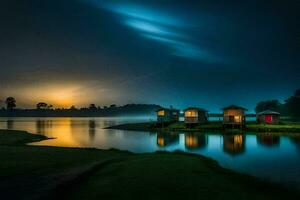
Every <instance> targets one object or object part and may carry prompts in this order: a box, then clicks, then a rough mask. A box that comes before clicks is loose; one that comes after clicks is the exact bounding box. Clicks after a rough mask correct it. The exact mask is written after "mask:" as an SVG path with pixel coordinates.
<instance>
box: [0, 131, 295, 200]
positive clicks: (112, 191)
mask: <svg viewBox="0 0 300 200" xmlns="http://www.w3.org/2000/svg"><path fill="white" fill-rule="evenodd" d="M14 136H15V137H16V138H22V139H21V140H19V139H17V140H15V142H12V139H11V138H14ZM6 138H8V140H9V142H8V141H6ZM41 139H46V138H45V137H43V136H39V135H31V134H28V133H26V132H20V131H4V130H2V131H1V130H0V141H1V145H0V159H1V165H0V193H1V197H2V198H4V199H7V198H8V197H9V199H41V198H42V199H45V198H46V199H54V198H64V199H163V198H164V199H171V198H172V199H283V198H295V199H297V198H299V194H298V193H296V192H295V191H291V190H287V189H284V188H281V187H279V186H277V185H273V184H270V183H267V182H264V181H260V180H258V179H256V178H253V177H250V176H246V175H242V174H239V173H234V172H232V171H230V170H227V169H224V168H222V167H220V166H219V165H218V164H217V162H215V161H213V160H211V159H208V158H205V157H202V156H195V155H189V154H183V153H179V152H178V153H166V152H157V153H152V154H133V153H129V152H125V151H117V150H96V149H83V148H57V147H41V146H27V145H25V143H27V142H33V141H38V140H41Z"/></svg>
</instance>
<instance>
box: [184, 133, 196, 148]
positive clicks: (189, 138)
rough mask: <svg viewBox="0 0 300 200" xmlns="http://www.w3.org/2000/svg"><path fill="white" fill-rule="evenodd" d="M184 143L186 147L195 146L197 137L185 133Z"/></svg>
mask: <svg viewBox="0 0 300 200" xmlns="http://www.w3.org/2000/svg"><path fill="white" fill-rule="evenodd" d="M185 144H186V146H188V147H197V146H198V139H197V137H194V136H190V135H186V136H185Z"/></svg>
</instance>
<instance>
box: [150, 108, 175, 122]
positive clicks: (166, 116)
mask: <svg viewBox="0 0 300 200" xmlns="http://www.w3.org/2000/svg"><path fill="white" fill-rule="evenodd" d="M156 114H157V123H159V124H170V123H173V122H178V121H179V110H176V109H173V108H170V109H168V108H160V109H158V110H157V111H156Z"/></svg>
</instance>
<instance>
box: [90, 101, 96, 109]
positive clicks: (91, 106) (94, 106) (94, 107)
mask: <svg viewBox="0 0 300 200" xmlns="http://www.w3.org/2000/svg"><path fill="white" fill-rule="evenodd" d="M89 109H90V110H97V107H96V105H95V104H93V103H92V104H90V106H89Z"/></svg>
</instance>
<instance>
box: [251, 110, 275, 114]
mask: <svg viewBox="0 0 300 200" xmlns="http://www.w3.org/2000/svg"><path fill="white" fill-rule="evenodd" d="M257 114H258V115H280V113H279V112H276V111H273V110H265V111H262V112H259V113H257Z"/></svg>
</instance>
